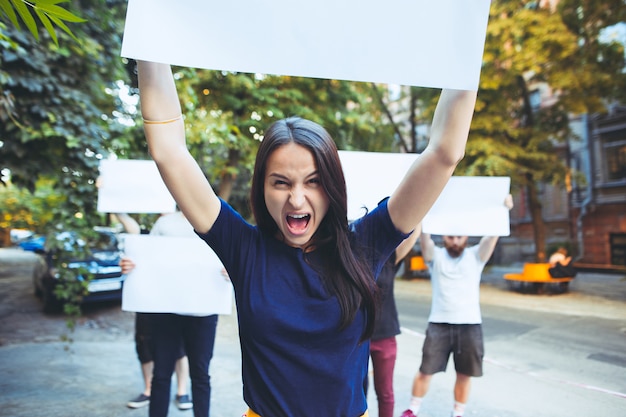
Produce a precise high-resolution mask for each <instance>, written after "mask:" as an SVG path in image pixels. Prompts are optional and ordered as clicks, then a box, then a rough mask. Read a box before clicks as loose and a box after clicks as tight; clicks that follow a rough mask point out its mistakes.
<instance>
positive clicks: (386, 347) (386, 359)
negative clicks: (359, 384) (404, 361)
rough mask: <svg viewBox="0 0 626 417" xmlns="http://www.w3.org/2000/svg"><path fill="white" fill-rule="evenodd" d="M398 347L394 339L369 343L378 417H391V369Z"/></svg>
mask: <svg viewBox="0 0 626 417" xmlns="http://www.w3.org/2000/svg"><path fill="white" fill-rule="evenodd" d="M397 352H398V346H397V343H396V338H395V337H388V338H386V339H379V340H372V341H370V356H371V358H372V367H373V371H374V390H375V391H376V398H377V400H378V416H379V417H393V407H394V402H395V399H394V396H393V368H394V366H395V364H396V355H397Z"/></svg>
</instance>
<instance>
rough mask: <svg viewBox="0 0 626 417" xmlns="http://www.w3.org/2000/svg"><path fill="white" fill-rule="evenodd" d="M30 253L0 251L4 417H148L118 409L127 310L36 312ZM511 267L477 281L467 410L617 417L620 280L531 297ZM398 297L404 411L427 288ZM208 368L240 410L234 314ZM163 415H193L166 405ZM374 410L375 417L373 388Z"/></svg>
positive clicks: (442, 389)
mask: <svg viewBox="0 0 626 417" xmlns="http://www.w3.org/2000/svg"><path fill="white" fill-rule="evenodd" d="M32 256H33V255H31V254H29V253H24V252H20V251H16V250H10V249H0V375H2V378H0V416H28V417H38V416H42V417H43V416H46V417H72V416H96V417H104V416H107V417H111V416H121V417H126V416H136V417H140V416H147V414H148V413H147V409H145V408H144V409H139V410H131V409H128V408H126V406H125V404H126V402H127V401H128V400H129V399H130V398H131V397H133V396H135V395H137V394H138V393H139V391H140V390H141V387H142V382H141V375H140V372H139V365H138V362H137V359H136V355H135V351H134V342H133V325H134V322H133V314H132V313H129V312H124V311H121V309H120V305H119V303H108V304H100V305H96V306H88V307H86V308H85V309H84V314H83V317H81V319H80V320H79V321H78V322H77V325H76V328H75V330H74V331H73V332H69V331H68V329H67V326H66V323H65V318H64V317H63V316H46V315H43V314H42V313H41V304H40V303H39V301H38V300H37V299H36V298H35V296H34V295H33V292H32V285H31V282H30V280H31V275H32ZM513 269H515V267H513ZM518 269H520V270H521V266H519V268H518ZM509 271H511V268H510V267H509V268H502V267H490V268H489V269H488V271H487V272H486V273H485V275H484V278H483V285H482V287H481V302H482V308H483V316H484V319H485V325H484V327H485V339H486V348H487V357H486V361H485V376H484V377H483V378H480V379H475V380H474V381H475V382H474V385H473V391H472V395H471V399H470V403H469V404H468V411H467V412H466V415H467V416H471V417H482V416H489V417H503V416H507V417H521V416H531V415H532V416H534V417H561V416H562V417H565V416H568V417H569V416H572V415H577V416H603V417H605V416H608V417H611V416H623V415H624V414H625V413H624V411H626V394H625V393H626V377H625V376H624V375H626V372H625V371H626V349H625V348H626V278H625V277H623V276H620V275H607V274H580V275H579V276H578V277H577V278H576V279H575V280H574V281H573V282H572V285H571V288H570V292H568V293H567V294H559V295H549V294H545V295H530V294H519V293H516V292H512V291H510V290H508V289H507V288H506V284H505V282H504V280H502V274H503V273H504V272H509ZM396 298H397V300H398V305H399V309H400V319H401V324H402V326H403V333H402V335H400V336H399V337H398V346H399V356H398V361H397V365H396V372H395V391H396V414H397V415H400V413H401V412H402V410H403V409H404V408H405V407H406V404H407V402H408V399H409V392H410V385H411V381H412V378H413V375H414V372H415V370H416V369H417V366H418V365H419V360H420V355H421V352H420V349H421V344H422V341H423V338H422V337H423V335H422V333H423V331H424V328H425V325H426V321H425V320H426V316H427V314H428V308H429V303H430V283H429V281H428V280H424V279H418V280H411V281H406V280H398V281H397V283H396ZM67 338H70V339H71V341H68V340H67ZM210 373H211V380H212V385H213V393H212V402H211V416H212V417H227V416H228V417H236V416H240V415H241V414H242V412H243V411H244V410H245V404H244V403H243V401H242V399H241V382H240V360H239V347H238V338H237V324H236V317H235V315H234V314H232V315H230V316H228V315H225V316H221V317H220V320H219V323H218V331H217V340H216V347H215V356H214V359H213V361H212V362H211V370H210ZM453 378H454V374H453V372H451V371H450V370H449V371H448V372H446V373H444V374H438V375H436V376H435V378H433V383H432V386H431V390H430V392H429V394H428V396H427V398H426V400H425V403H424V408H423V413H422V414H421V415H420V417H435V416H442V417H443V416H446V417H447V416H448V415H449V409H450V404H451V401H452V394H451V386H452V384H453ZM169 415H170V416H173V417H177V416H187V417H191V416H192V412H191V411H179V410H178V409H176V407H175V406H174V404H173V403H172V405H171V406H170V413H169ZM370 415H371V416H372V417H377V412H376V401H375V397H374V395H373V393H371V392H370ZM320 417H327V416H320Z"/></svg>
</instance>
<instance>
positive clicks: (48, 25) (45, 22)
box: [35, 9, 59, 46]
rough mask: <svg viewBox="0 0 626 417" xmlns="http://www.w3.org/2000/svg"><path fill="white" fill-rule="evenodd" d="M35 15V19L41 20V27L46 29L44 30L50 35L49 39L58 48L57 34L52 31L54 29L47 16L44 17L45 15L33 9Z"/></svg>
mask: <svg viewBox="0 0 626 417" xmlns="http://www.w3.org/2000/svg"><path fill="white" fill-rule="evenodd" d="M35 13H37V17H39V20H41V23H42V24H43V26H44V27H45V28H46V30H47V31H48V33H49V34H50V37H51V38H52V40H53V41H54V43H55V45H56V46H59V39H58V38H57V33H56V31H55V30H54V27H53V26H52V23H51V22H50V19H48V16H46V14H45V13H43V12H42V11H40V10H38V9H35Z"/></svg>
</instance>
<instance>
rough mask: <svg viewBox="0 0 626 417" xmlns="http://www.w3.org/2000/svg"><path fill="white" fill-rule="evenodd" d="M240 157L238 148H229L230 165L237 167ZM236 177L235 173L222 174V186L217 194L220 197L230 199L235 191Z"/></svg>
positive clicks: (225, 199)
mask: <svg viewBox="0 0 626 417" xmlns="http://www.w3.org/2000/svg"><path fill="white" fill-rule="evenodd" d="M239 157H240V154H239V151H238V150H237V149H229V150H228V166H229V167H236V166H237V164H238V163H239ZM235 178H236V175H235V174H231V173H228V172H226V173H225V174H224V175H222V178H221V179H220V187H219V190H218V191H217V195H218V196H220V198H221V199H223V200H224V201H228V200H229V199H230V195H231V194H232V192H233V186H234V184H235Z"/></svg>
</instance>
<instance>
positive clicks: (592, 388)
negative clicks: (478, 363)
mask: <svg viewBox="0 0 626 417" xmlns="http://www.w3.org/2000/svg"><path fill="white" fill-rule="evenodd" d="M400 331H402V333H404V334H407V335H410V336H415V337H419V338H422V339H423V338H425V337H426V335H425V334H423V333H420V332H416V331H415V330H411V329H408V328H406V327H400ZM483 361H484V362H487V363H489V364H491V365H494V366H498V367H500V368H503V369H507V370H509V371H512V372H516V373H518V374H523V375H528V376H531V377H533V378H536V379H543V380H545V381H551V382H558V383H560V384H565V385H571V386H574V387H578V388H584V389H587V390H590V391H598V392H601V393H604V394H609V395H614V396H616V397H621V398H626V394H625V393H622V392H617V391H611V390H609V389H605V388H601V387H596V386H594V385H589V384H582V383H579V382H573V381H568V380H565V379H560V378H553V377H551V376H546V375H539V374H536V373H534V372H527V371H524V370H522V369H519V368H515V367H513V366H510V365H507V364H505V363H502V362H500V361H497V360H495V359H491V358H488V357H486V356H485V357H484V358H483Z"/></svg>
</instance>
